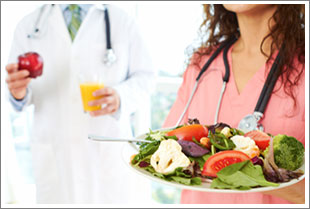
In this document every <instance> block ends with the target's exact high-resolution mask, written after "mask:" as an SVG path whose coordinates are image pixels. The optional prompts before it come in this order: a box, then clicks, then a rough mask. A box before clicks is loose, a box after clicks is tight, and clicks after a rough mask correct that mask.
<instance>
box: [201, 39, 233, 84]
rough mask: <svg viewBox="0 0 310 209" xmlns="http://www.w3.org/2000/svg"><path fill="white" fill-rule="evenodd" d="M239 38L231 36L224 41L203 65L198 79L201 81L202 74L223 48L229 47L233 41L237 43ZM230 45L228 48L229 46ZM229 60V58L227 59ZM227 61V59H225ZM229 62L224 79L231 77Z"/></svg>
mask: <svg viewBox="0 0 310 209" xmlns="http://www.w3.org/2000/svg"><path fill="white" fill-rule="evenodd" d="M236 40H237V38H236V37H235V36H232V37H230V38H228V39H227V40H226V41H224V42H223V43H222V44H221V45H220V46H219V47H218V48H217V49H216V50H215V52H214V53H213V54H212V55H211V57H210V58H209V59H208V61H207V62H206V64H205V65H204V66H203V67H202V69H201V71H200V73H199V74H198V76H197V78H196V81H199V79H200V77H201V76H202V74H204V72H205V71H206V70H207V69H208V68H209V66H210V64H211V63H212V62H213V60H214V59H215V58H216V57H217V56H218V55H219V54H220V52H221V51H222V50H223V48H224V47H226V48H227V46H229V47H230V46H231V45H232V44H233V43H235V41H236ZM229 47H228V48H229ZM226 61H227V59H226ZM224 62H225V60H224ZM227 66H228V65H227V64H225V69H226V72H225V76H224V78H223V80H224V79H225V80H227V81H228V79H229V67H228V68H227Z"/></svg>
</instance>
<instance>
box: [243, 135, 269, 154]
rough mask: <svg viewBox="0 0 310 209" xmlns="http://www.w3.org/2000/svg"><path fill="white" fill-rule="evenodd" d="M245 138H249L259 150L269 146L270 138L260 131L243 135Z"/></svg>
mask: <svg viewBox="0 0 310 209" xmlns="http://www.w3.org/2000/svg"><path fill="white" fill-rule="evenodd" d="M244 136H245V137H250V138H251V139H253V140H254V141H255V144H256V145H257V146H258V148H259V149H261V150H265V149H266V148H267V147H268V146H269V141H270V138H271V137H270V136H269V135H268V134H266V133H264V132H262V131H259V130H254V131H250V132H248V133H246V134H244Z"/></svg>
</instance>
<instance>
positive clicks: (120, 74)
mask: <svg viewBox="0 0 310 209" xmlns="http://www.w3.org/2000/svg"><path fill="white" fill-rule="evenodd" d="M48 8H49V7H46V8H45V9H46V11H47V9H48ZM108 8H109V16H110V25H111V41H112V48H113V49H114V51H115V54H116V56H117V62H116V63H115V64H113V66H111V67H110V68H107V67H106V66H105V65H104V64H103V62H102V60H103V56H104V53H105V50H106V35H105V23H104V12H103V10H102V9H99V8H97V7H96V6H93V7H91V8H90V9H89V11H88V13H87V15H86V17H85V19H84V20H83V22H82V24H81V26H80V28H79V30H78V33H77V35H76V37H75V39H74V42H73V43H72V41H71V39H70V36H69V32H68V29H67V27H66V24H65V22H64V18H63V14H62V11H61V9H60V7H59V6H58V5H55V7H54V8H53V9H52V11H51V13H50V14H49V15H48V17H47V21H46V22H45V24H44V25H42V26H41V28H40V29H41V37H40V38H37V39H36V38H34V39H29V38H27V34H29V33H31V32H32V31H33V27H34V22H35V21H36V20H37V17H38V14H39V9H38V10H36V11H34V12H33V13H31V14H30V15H28V16H26V17H25V18H24V19H23V20H22V21H21V22H20V23H19V24H18V26H17V28H16V32H15V36H14V41H13V45H12V50H11V54H10V62H16V60H17V56H18V55H20V54H22V53H25V52H28V51H35V52H38V53H39V54H40V55H42V57H43V60H44V69H43V75H42V76H41V77H38V78H37V79H33V80H32V82H31V84H30V89H31V91H32V98H31V103H33V104H34V105H35V112H34V124H33V131H32V138H31V151H32V154H33V159H32V160H33V168H34V175H35V181H36V188H37V201H38V203H130V202H134V201H135V200H134V199H133V198H134V197H138V196H139V195H141V194H144V195H148V194H146V192H145V191H142V190H141V188H144V187H145V188H146V187H147V186H148V181H144V179H143V178H142V177H139V176H137V175H136V174H134V173H132V172H131V171H130V170H128V168H127V166H126V165H125V163H124V161H123V160H122V158H121V151H122V150H121V149H120V148H121V147H122V145H123V143H116V142H110V143H100V142H94V141H90V140H88V139H87V135H88V134H90V133H91V134H99V135H105V136H113V137H131V135H132V132H131V127H130V117H129V115H130V114H131V113H132V112H134V111H135V110H136V108H138V105H139V104H141V103H143V100H145V99H148V95H149V93H150V91H149V90H150V89H151V86H152V84H153V77H154V70H153V68H152V65H151V60H150V58H149V56H148V52H147V51H146V49H145V46H144V44H143V42H142V39H141V36H140V35H139V32H138V29H137V26H136V25H135V23H134V21H133V19H132V18H130V17H129V16H128V15H127V14H126V13H124V12H123V11H122V10H120V9H119V8H116V7H115V6H112V5H109V7H108ZM46 14H48V12H45V13H44V15H46ZM44 15H43V17H42V19H44ZM83 71H97V72H101V73H102V77H103V78H104V83H105V86H111V87H113V88H115V89H116V90H117V91H118V93H119V94H120V98H121V108H120V110H119V112H118V114H116V115H114V116H110V115H107V116H100V117H96V118H91V117H90V116H89V115H88V114H85V113H83V108H82V102H81V96H80V89H79V85H78V81H77V79H78V76H77V75H78V73H79V72H83ZM137 181H138V185H140V186H141V184H145V183H146V184H145V185H143V186H142V187H140V189H139V187H138V188H136V187H135V185H136V186H137ZM139 182H140V184H139ZM134 191H135V192H134ZM139 191H140V193H139ZM143 198H144V197H143V195H142V196H140V197H139V199H140V200H141V202H143Z"/></svg>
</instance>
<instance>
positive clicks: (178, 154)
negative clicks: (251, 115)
mask: <svg viewBox="0 0 310 209" xmlns="http://www.w3.org/2000/svg"><path fill="white" fill-rule="evenodd" d="M193 121H195V123H190V124H184V125H182V126H179V127H176V128H174V129H171V130H166V131H151V130H150V132H149V133H148V134H147V135H146V138H145V140H147V141H149V142H144V143H138V145H139V153H137V154H135V155H134V156H132V158H131V161H130V162H131V165H132V166H135V167H137V168H140V169H144V170H145V171H147V172H149V173H150V174H152V175H154V176H156V177H158V178H161V179H164V180H166V181H172V182H177V183H180V184H184V185H190V186H198V185H202V182H208V183H210V187H211V188H213V189H235V190H249V189H251V188H257V187H267V186H272V187H277V186H279V183H283V182H288V181H290V180H291V179H296V178H299V177H300V176H302V175H303V171H302V170H300V167H301V166H302V165H303V163H304V146H303V144H302V143H301V142H299V141H298V140H297V139H295V138H294V137H290V136H286V135H277V136H272V135H270V134H267V133H264V132H262V131H258V130H255V131H250V132H248V133H245V134H244V133H243V132H242V131H240V130H238V129H235V128H231V127H230V126H229V125H227V124H224V123H218V124H216V125H211V126H207V125H201V124H199V121H198V120H197V119H195V120H191V122H193Z"/></svg>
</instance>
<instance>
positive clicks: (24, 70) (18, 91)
mask: <svg viewBox="0 0 310 209" xmlns="http://www.w3.org/2000/svg"><path fill="white" fill-rule="evenodd" d="M6 71H7V72H8V77H7V79H6V82H7V84H8V88H9V90H10V92H11V94H12V95H13V97H14V98H15V99H19V100H20V99H23V98H24V97H25V96H26V93H27V86H28V84H29V83H30V81H31V78H36V77H37V76H41V75H42V72H43V59H42V57H41V56H40V55H39V54H38V53H36V52H28V53H25V54H22V55H20V56H18V64H17V63H12V64H8V65H7V66H6Z"/></svg>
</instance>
